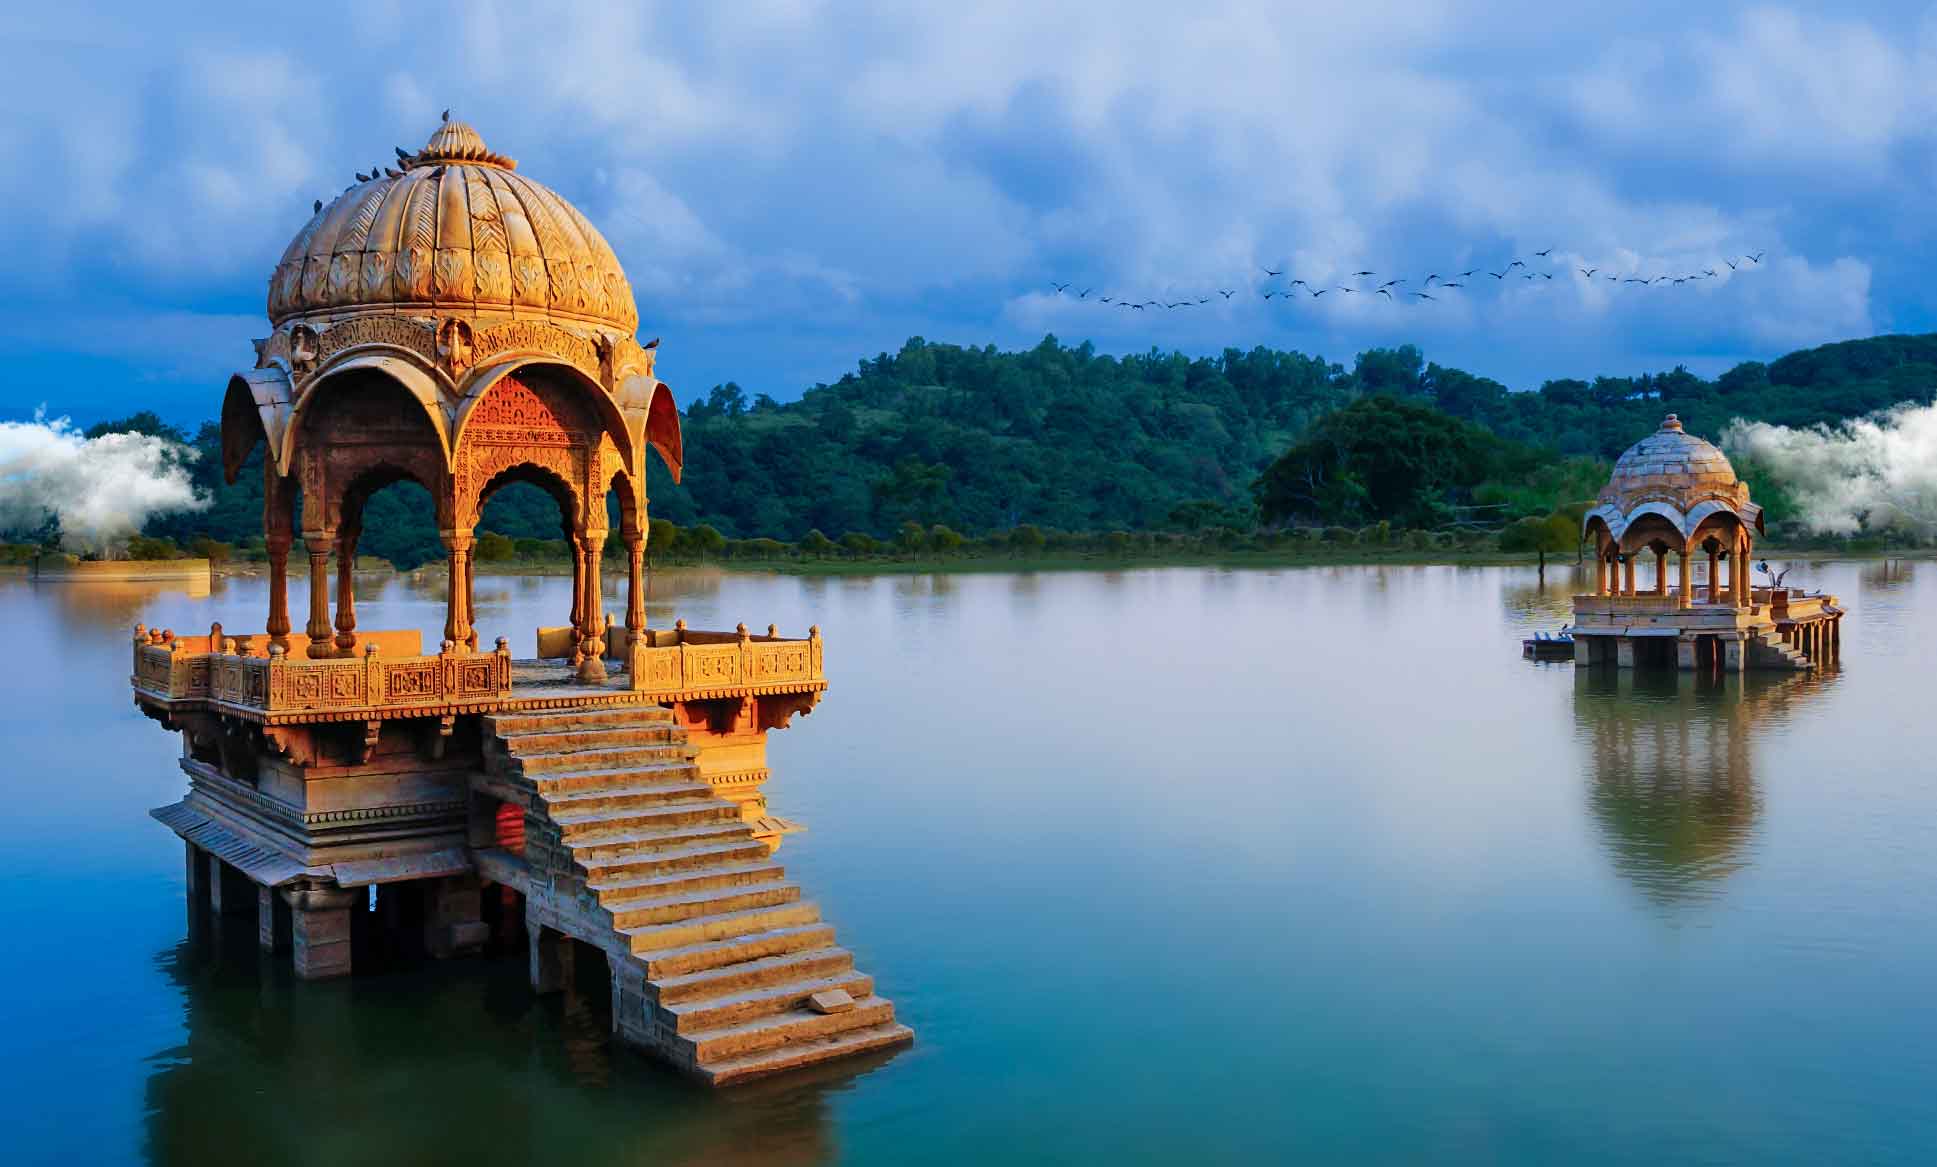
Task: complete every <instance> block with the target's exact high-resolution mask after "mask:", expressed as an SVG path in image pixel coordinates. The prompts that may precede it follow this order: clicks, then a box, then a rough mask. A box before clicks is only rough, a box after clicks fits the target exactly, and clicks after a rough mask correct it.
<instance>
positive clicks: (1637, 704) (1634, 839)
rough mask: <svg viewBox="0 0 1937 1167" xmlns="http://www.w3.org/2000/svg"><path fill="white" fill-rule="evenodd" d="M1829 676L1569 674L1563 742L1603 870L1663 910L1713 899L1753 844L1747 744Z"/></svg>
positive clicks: (1754, 804)
mask: <svg viewBox="0 0 1937 1167" xmlns="http://www.w3.org/2000/svg"><path fill="white" fill-rule="evenodd" d="M1832 680H1833V677H1814V676H1794V675H1780V674H1757V673H1748V674H1744V675H1743V676H1741V677H1720V676H1702V675H1697V674H1693V673H1679V672H1672V671H1651V670H1632V669H1622V670H1615V669H1576V670H1575V673H1574V727H1575V738H1576V740H1577V741H1578V743H1579V744H1580V746H1581V748H1582V750H1583V751H1584V752H1585V753H1586V755H1587V763H1588V771H1589V773H1590V774H1591V775H1592V782H1593V784H1592V786H1591V788H1590V789H1589V793H1588V804H1589V806H1590V807H1591V808H1592V810H1593V814H1594V818H1595V821H1596V823H1597V825H1598V826H1599V827H1600V832H1601V838H1602V841H1603V843H1604V844H1605V845H1606V846H1607V848H1608V850H1609V852H1610V853H1611V855H1612V857H1613V860H1614V867H1615V870H1617V871H1618V872H1620V873H1621V875H1622V877H1623V878H1625V879H1626V880H1627V881H1628V882H1629V883H1631V884H1633V885H1634V887H1635V888H1636V889H1637V890H1639V891H1640V892H1641V893H1642V894H1643V895H1645V896H1647V897H1648V898H1649V899H1650V900H1652V901H1653V902H1654V903H1656V904H1657V905H1660V906H1663V907H1671V906H1675V905H1682V904H1691V903H1700V902H1705V901H1708V900H1711V899H1714V898H1715V897H1717V896H1719V895H1720V894H1721V888H1722V885H1723V883H1724V881H1726V880H1727V878H1728V877H1729V876H1730V875H1731V874H1733V873H1734V872H1736V871H1738V870H1741V869H1742V868H1743V867H1745V866H1747V865H1748V864H1749V863H1750V862H1752V860H1753V857H1754V853H1755V849H1756V845H1757V838H1756V832H1757V816H1758V813H1759V811H1760V809H1761V796H1760V794H1759V793H1758V791H1757V789H1756V781H1755V754H1756V749H1757V738H1758V737H1759V736H1763V735H1766V734H1768V733H1769V732H1770V731H1771V730H1772V729H1774V728H1776V727H1777V726H1779V725H1780V724H1781V723H1782V722H1783V721H1785V720H1786V719H1787V718H1788V717H1789V715H1790V712H1791V705H1792V704H1793V703H1794V702H1796V701H1800V700H1807V699H1809V698H1810V697H1811V696H1813V695H1815V694H1816V693H1818V692H1819V691H1820V690H1821V689H1822V688H1823V687H1824V686H1825V685H1828V684H1830V683H1831V682H1832Z"/></svg>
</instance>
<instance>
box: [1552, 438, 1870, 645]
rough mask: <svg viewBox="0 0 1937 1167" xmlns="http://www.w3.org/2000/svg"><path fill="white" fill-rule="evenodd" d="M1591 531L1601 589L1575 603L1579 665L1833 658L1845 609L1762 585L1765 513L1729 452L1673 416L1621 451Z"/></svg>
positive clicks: (1587, 528)
mask: <svg viewBox="0 0 1937 1167" xmlns="http://www.w3.org/2000/svg"><path fill="white" fill-rule="evenodd" d="M1583 524H1584V526H1583V533H1584V535H1585V536H1586V537H1587V538H1588V539H1589V540H1591V541H1592V542H1593V544H1594V547H1595V560H1594V579H1595V590H1594V593H1593V594H1592V595H1581V596H1575V597H1574V628H1573V632H1574V659H1575V661H1576V663H1578V664H1612V665H1618V666H1619V667H1621V668H1646V667H1660V668H1671V669H1672V668H1680V669H1683V670H1691V671H1723V672H1739V671H1741V670H1743V669H1787V670H1797V669H1811V668H1819V667H1824V666H1826V665H1830V664H1833V663H1834V662H1835V660H1836V655H1837V649H1838V646H1839V645H1840V643H1841V628H1842V618H1843V609H1842V605H1841V604H1840V603H1839V602H1838V600H1837V598H1836V597H1835V596H1831V595H1825V594H1823V593H1821V592H1809V591H1806V590H1804V589H1801V588H1792V587H1783V586H1777V585H1776V584H1775V583H1774V581H1773V580H1770V581H1767V582H1765V583H1764V584H1762V585H1758V584H1757V583H1756V582H1755V578H1754V568H1753V566H1752V565H1753V561H1754V549H1755V537H1756V536H1757V535H1759V534H1761V533H1762V529H1763V523H1762V508H1761V507H1759V506H1757V505H1756V504H1755V503H1753V502H1750V501H1749V488H1748V485H1747V484H1746V483H1744V482H1742V481H1741V480H1740V479H1738V478H1737V477H1736V476H1735V468H1734V467H1733V466H1731V465H1729V460H1728V458H1727V457H1726V456H1725V455H1723V453H1722V451H1720V450H1718V449H1716V448H1715V446H1713V445H1712V444H1710V443H1708V442H1705V441H1703V440H1702V439H1701V438H1698V437H1696V436H1695V435H1693V434H1691V433H1688V432H1687V431H1686V430H1684V429H1683V428H1682V424H1681V421H1680V419H1678V418H1677V417H1675V415H1674V414H1669V415H1668V417H1667V418H1666V419H1665V420H1663V421H1662V423H1661V428H1660V429H1658V430H1656V431H1655V432H1654V433H1652V434H1649V435H1648V436H1647V437H1645V438H1643V439H1641V440H1640V441H1639V442H1636V443H1635V444H1634V445H1633V446H1630V447H1629V448H1628V450H1627V452H1626V453H1624V454H1622V455H1621V458H1620V460H1619V461H1617V462H1616V463H1615V464H1614V474H1613V476H1612V477H1611V478H1609V479H1608V483H1607V485H1606V486H1605V487H1603V488H1602V490H1601V493H1600V497H1599V498H1598V499H1597V500H1596V505H1595V506H1594V508H1593V509H1592V510H1590V511H1588V512H1587V515H1586V517H1585V519H1584V520H1583ZM1670 555H1672V556H1674V560H1675V563H1674V571H1673V576H1674V578H1673V580H1672V581H1671V579H1670V569H1669V565H1668V559H1669V556H1670ZM1637 576H1639V578H1640V579H1641V581H1642V584H1641V586H1637V583H1636V579H1637Z"/></svg>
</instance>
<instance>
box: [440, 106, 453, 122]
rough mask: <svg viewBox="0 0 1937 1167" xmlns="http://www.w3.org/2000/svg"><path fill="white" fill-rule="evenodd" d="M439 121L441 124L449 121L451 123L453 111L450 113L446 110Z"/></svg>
mask: <svg viewBox="0 0 1937 1167" xmlns="http://www.w3.org/2000/svg"><path fill="white" fill-rule="evenodd" d="M437 120H438V121H440V122H447V121H450V120H451V111H450V110H448V109H447V110H445V111H444V112H443V114H441V115H440V116H439V117H438V119H437Z"/></svg>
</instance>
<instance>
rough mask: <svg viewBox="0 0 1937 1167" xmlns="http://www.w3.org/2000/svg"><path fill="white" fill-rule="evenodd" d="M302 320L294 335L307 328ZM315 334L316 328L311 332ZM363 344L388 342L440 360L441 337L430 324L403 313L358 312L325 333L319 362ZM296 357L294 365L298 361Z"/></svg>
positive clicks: (319, 352) (429, 359)
mask: <svg viewBox="0 0 1937 1167" xmlns="http://www.w3.org/2000/svg"><path fill="white" fill-rule="evenodd" d="M308 327H309V326H308V325H306V324H299V325H297V326H296V327H295V328H292V329H291V330H290V332H291V335H292V338H293V336H294V334H295V332H296V331H297V330H298V329H307V328H308ZM311 335H314V332H312V333H311ZM363 345H388V346H389V347H391V348H400V349H403V350H405V351H406V352H413V353H416V354H417V355H418V356H420V357H422V358H424V360H426V361H429V362H432V363H436V362H437V359H438V356H439V352H438V344H437V338H436V336H435V335H434V334H433V333H432V331H431V329H430V327H429V326H428V325H426V324H423V323H421V322H419V321H417V320H414V319H411V318H408V317H403V316H357V317H354V318H352V319H349V320H345V321H343V322H342V323H341V324H335V325H331V326H330V328H329V330H328V331H327V332H325V333H323V336H322V341H321V346H320V348H319V349H318V351H317V355H316V362H317V363H318V364H320V363H322V362H323V361H327V360H329V359H330V358H331V357H333V356H335V355H336V354H338V353H340V352H342V351H344V350H345V349H352V348H359V347H362V346H363ZM294 363H295V362H294V360H293V359H292V361H291V365H292V366H293V365H294Z"/></svg>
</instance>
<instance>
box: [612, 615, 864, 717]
mask: <svg viewBox="0 0 1937 1167" xmlns="http://www.w3.org/2000/svg"><path fill="white" fill-rule="evenodd" d="M627 671H628V673H629V674H630V675H631V678H632V688H633V690H634V691H635V692H640V693H646V694H650V695H652V696H654V697H658V698H661V699H663V700H675V701H693V700H707V699H711V698H716V697H746V696H759V695H761V694H767V693H810V692H818V691H819V690H822V689H825V688H826V687H827V674H826V673H825V672H824V671H822V662H821V630H820V628H819V626H815V627H813V628H810V629H808V630H807V638H806V639H805V640H791V639H786V638H783V637H782V636H780V635H779V632H778V629H776V628H775V627H774V626H773V625H768V626H767V634H766V635H765V636H754V635H752V634H750V633H749V632H748V631H747V626H746V625H744V624H742V625H740V626H739V628H738V629H736V630H735V631H733V632H693V631H689V630H688V629H687V627H686V622H685V621H684V620H681V621H680V622H679V623H677V624H675V625H674V626H673V628H672V630H671V631H669V632H668V631H651V630H648V631H646V632H643V633H641V634H640V635H639V638H638V639H637V641H635V642H634V643H633V644H631V645H630V646H629V651H628V660H627Z"/></svg>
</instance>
